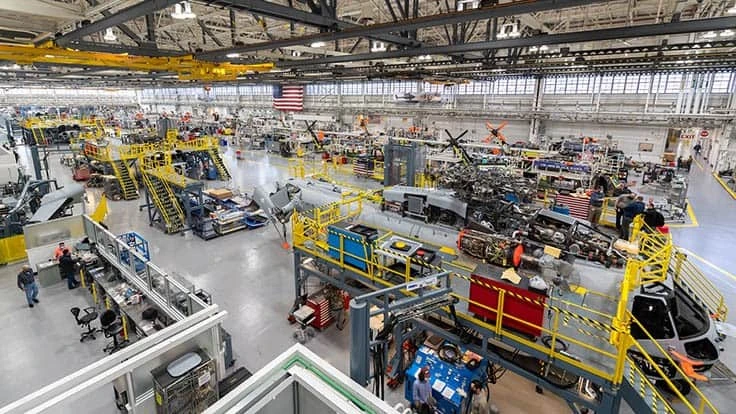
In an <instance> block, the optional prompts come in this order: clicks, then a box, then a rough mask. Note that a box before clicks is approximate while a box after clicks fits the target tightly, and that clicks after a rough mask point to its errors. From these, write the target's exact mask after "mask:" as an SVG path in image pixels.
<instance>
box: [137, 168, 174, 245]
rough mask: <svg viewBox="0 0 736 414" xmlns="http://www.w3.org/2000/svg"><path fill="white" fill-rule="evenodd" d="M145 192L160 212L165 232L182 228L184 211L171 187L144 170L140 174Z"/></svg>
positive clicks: (172, 231)
mask: <svg viewBox="0 0 736 414" xmlns="http://www.w3.org/2000/svg"><path fill="white" fill-rule="evenodd" d="M141 175H142V177H143V183H144V184H145V186H146V192H147V193H148V195H149V197H150V198H151V200H152V201H153V204H154V206H155V207H156V209H157V210H158V211H159V213H160V214H161V218H162V219H163V221H164V225H165V226H166V232H167V233H176V232H178V231H180V230H182V229H183V228H184V212H183V211H182V209H181V206H180V205H179V200H177V199H176V195H175V194H174V192H173V191H172V190H171V187H170V186H169V185H168V184H167V183H166V182H165V181H164V180H162V179H160V178H159V177H157V176H156V175H154V174H150V173H148V172H146V171H145V170H144V171H143V173H142V174H141Z"/></svg>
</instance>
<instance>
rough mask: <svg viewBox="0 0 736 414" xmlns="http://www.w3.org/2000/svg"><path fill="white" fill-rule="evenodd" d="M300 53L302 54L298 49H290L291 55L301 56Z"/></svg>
mask: <svg viewBox="0 0 736 414" xmlns="http://www.w3.org/2000/svg"><path fill="white" fill-rule="evenodd" d="M301 55H302V52H300V51H298V50H292V51H291V56H294V57H299V56H301Z"/></svg>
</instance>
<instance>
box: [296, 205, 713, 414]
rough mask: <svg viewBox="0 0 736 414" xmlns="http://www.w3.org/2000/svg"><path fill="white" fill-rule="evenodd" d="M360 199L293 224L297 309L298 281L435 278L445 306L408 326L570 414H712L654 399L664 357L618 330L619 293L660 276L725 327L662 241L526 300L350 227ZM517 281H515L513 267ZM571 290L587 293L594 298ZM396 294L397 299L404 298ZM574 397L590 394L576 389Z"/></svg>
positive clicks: (485, 275)
mask: <svg viewBox="0 0 736 414" xmlns="http://www.w3.org/2000/svg"><path fill="white" fill-rule="evenodd" d="M362 203H363V201H362V197H360V196H358V197H355V198H347V199H343V200H342V201H339V202H336V203H333V204H330V205H327V206H324V207H320V208H316V209H314V210H310V211H307V212H303V213H300V214H296V215H295V216H294V218H293V221H292V223H293V246H294V266H295V293H296V298H297V301H299V298H300V297H302V295H304V294H306V293H307V292H306V285H307V283H306V280H307V279H308V278H310V277H317V278H318V279H320V280H321V281H322V282H323V283H327V284H330V285H333V286H336V287H337V288H338V289H342V290H344V291H346V292H348V293H349V294H350V295H351V296H353V297H355V296H359V295H361V294H363V293H365V292H366V291H372V290H378V289H384V288H391V287H394V286H397V285H400V284H403V283H410V282H412V281H416V280H418V279H421V278H423V277H426V276H429V275H431V274H435V273H443V272H447V273H449V274H450V278H449V280H450V281H449V282H448V284H449V285H450V286H451V288H452V292H453V293H452V296H453V298H455V299H456V300H457V304H456V305H455V307H454V310H452V309H449V308H442V309H439V310H437V311H435V312H432V314H431V315H428V316H426V317H424V318H421V319H416V320H414V321H413V323H414V324H416V325H417V326H419V327H421V328H423V329H426V330H428V331H431V332H433V333H434V334H436V335H439V336H441V337H443V338H445V339H446V340H449V341H451V342H453V343H457V344H460V343H462V344H463V346H467V347H468V348H469V349H471V350H473V351H474V352H476V353H478V354H479V355H483V356H484V357H485V358H487V359H488V360H489V361H491V362H493V363H496V364H499V365H501V366H503V367H505V368H508V369H510V370H512V371H513V372H515V373H517V374H519V375H521V376H523V377H525V378H527V379H529V380H531V381H533V382H534V383H536V384H538V385H539V386H541V387H542V388H544V389H547V390H549V391H550V392H553V393H555V394H557V395H559V396H560V397H562V398H563V399H565V400H566V401H567V402H568V404H569V405H570V407H571V409H572V410H573V412H580V410H581V408H583V407H586V408H588V409H592V410H594V411H595V412H597V413H617V412H618V411H619V406H620V403H621V400H622V399H624V400H625V401H626V402H627V403H628V404H629V406H631V407H632V408H633V409H634V411H635V412H637V413H638V412H655V413H674V412H718V410H717V409H716V407H714V406H713V405H712V404H711V403H710V402H709V401H708V399H707V398H706V397H705V395H704V394H703V392H702V391H701V390H699V389H698V388H693V390H692V392H691V393H690V394H689V395H688V396H687V397H685V396H684V395H683V393H681V392H680V390H674V391H672V394H673V395H670V394H669V392H668V393H667V394H664V393H663V391H662V390H661V388H664V389H666V388H672V389H675V388H676V386H675V385H674V384H673V383H672V382H671V381H669V379H667V380H659V381H658V382H661V383H662V384H661V385H655V384H653V382H652V380H651V379H650V378H651V375H657V374H659V375H660V376H661V377H666V375H664V373H663V372H662V371H661V369H659V367H658V365H657V364H656V363H655V362H654V359H653V358H658V360H660V358H661V356H662V355H664V356H665V357H666V358H669V357H668V352H666V351H664V350H663V349H662V348H661V347H659V346H658V345H657V343H656V342H655V341H653V340H651V339H652V338H651V336H648V338H649V339H650V340H649V341H647V340H646V337H645V338H644V339H639V340H637V339H634V337H633V336H632V335H631V333H630V326H632V325H637V326H639V327H640V328H642V327H641V326H640V324H639V323H638V321H636V319H635V318H633V316H632V315H631V314H630V313H629V311H628V310H627V304H626V299H627V298H628V296H629V292H630V291H633V290H635V289H638V288H639V286H642V285H645V284H648V283H655V282H657V281H662V280H664V279H665V278H667V276H668V274H669V275H670V276H671V277H674V278H675V282H676V283H678V284H680V285H681V286H683V287H685V288H686V289H688V291H689V292H690V293H691V294H692V295H693V296H695V297H697V298H698V301H699V303H700V304H701V306H703V307H704V308H705V309H707V310H708V312H709V313H710V314H712V315H713V316H714V320H725V317H726V312H727V309H726V308H725V305H724V301H723V297H722V296H720V294H718V292H717V291H716V290H715V289H714V288H713V287H712V286H711V285H710V284H709V283H708V281H707V279H705V278H704V277H702V274H701V273H699V271H698V269H697V268H696V267H695V266H694V265H692V264H691V263H690V262H688V261H687V260H686V258H685V257H684V256H683V255H682V254H681V252H679V251H678V250H677V249H676V248H674V247H673V246H672V245H671V240H669V239H666V240H667V241H666V242H663V241H659V242H657V241H656V240H654V239H651V236H648V235H643V236H642V237H643V239H642V240H644V242H642V243H643V244H641V250H640V252H639V253H640V255H638V256H632V257H631V258H629V260H628V265H627V266H626V268H625V269H619V270H612V269H606V268H605V267H603V266H599V265H597V264H593V263H588V262H582V263H581V262H580V261H578V263H576V265H575V266H576V268H577V269H578V270H579V271H580V273H581V275H583V277H584V279H585V280H583V281H581V283H580V284H579V285H578V286H569V287H568V286H557V287H554V288H553V289H547V290H542V291H537V292H532V289H527V288H526V286H525V285H524V283H522V284H520V285H519V286H514V285H513V284H511V283H507V282H505V281H501V280H500V276H501V274H502V272H503V271H504V270H505V269H503V268H498V267H495V266H490V265H487V264H484V263H478V262H476V261H474V260H472V259H470V258H468V257H466V256H463V255H461V254H458V253H457V252H454V251H452V249H448V248H447V247H445V246H442V244H440V243H432V242H429V243H428V242H425V241H423V240H418V239H415V238H412V237H411V236H407V235H406V234H397V233H394V232H392V231H390V230H387V229H380V228H376V227H374V226H371V224H366V225H361V223H363V221H362V220H361V213H362V207H363V204H362ZM374 214H375V213H374ZM368 215H370V213H369V214H368ZM417 252H421V254H417ZM668 271H669V272H670V273H668ZM519 273H520V275H522V276H523V274H524V273H525V271H524V270H523V269H522V270H520V271H519ZM525 283H528V282H525ZM583 286H589V287H590V286H595V288H596V291H593V290H590V289H585V288H584V287H583ZM478 291H481V292H480V294H479V293H478ZM622 291H623V293H622ZM401 292H402V294H403V296H406V297H412V296H414V295H415V294H414V293H413V292H411V291H406V290H402V291H401ZM479 297H481V298H485V299H483V300H478V299H477V298H479ZM491 298H492V299H491ZM622 300H623V302H622ZM520 309H522V310H520ZM454 315H456V317H455V316H454ZM647 335H648V334H647ZM395 342H396V343H399V344H400V343H402V341H401V340H396V341H395ZM652 343H653V344H654V345H652ZM652 346H654V347H658V348H659V349H658V350H657V351H658V354H657V356H653V355H650V353H651V352H654V351H652V350H651V349H652ZM399 348H400V347H399ZM627 351H635V352H637V353H638V354H639V355H641V357H642V358H643V359H644V360H646V361H647V362H646V363H645V365H646V364H648V365H646V366H648V367H650V369H651V371H652V372H650V373H649V376H647V374H645V372H643V371H642V369H641V368H640V367H641V361H640V363H639V364H637V363H636V362H635V361H634V360H632V359H631V356H630V354H629V353H628V352H627ZM397 352H401V350H400V349H397ZM399 359H400V358H399ZM533 361H536V363H533ZM530 362H532V363H530ZM670 363H671V366H672V369H675V370H677V371H678V372H679V373H680V375H681V377H682V378H688V376H687V375H686V374H684V373H683V372H682V368H681V366H680V364H678V363H676V362H674V361H672V360H671V359H670ZM683 367H684V366H683ZM403 368H405V367H399V368H397V367H394V369H395V370H396V369H399V370H400V369H403ZM654 371H656V372H654ZM652 373H653V374H652ZM354 379H356V380H359V382H360V381H362V380H364V379H361V378H354ZM678 381H680V380H678ZM682 381H684V382H685V383H688V384H689V385H693V384H692V381H690V380H682ZM698 384H702V383H701V382H699V383H698ZM660 387H661V388H660ZM581 389H595V390H597V391H595V392H592V393H591V392H587V393H581V392H579V390H581Z"/></svg>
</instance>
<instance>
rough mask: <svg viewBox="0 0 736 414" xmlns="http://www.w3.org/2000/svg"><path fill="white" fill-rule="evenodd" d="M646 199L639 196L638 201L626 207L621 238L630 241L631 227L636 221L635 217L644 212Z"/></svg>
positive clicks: (622, 220)
mask: <svg viewBox="0 0 736 414" xmlns="http://www.w3.org/2000/svg"><path fill="white" fill-rule="evenodd" d="M644 208H645V206H644V197H642V196H638V197H636V199H635V200H634V201H633V202H631V203H629V205H628V206H626V207H624V211H623V218H622V219H621V238H622V239H624V240H629V236H630V234H629V231H630V230H629V226H631V223H632V222H633V221H634V217H636V216H638V215H639V214H641V213H643V212H644Z"/></svg>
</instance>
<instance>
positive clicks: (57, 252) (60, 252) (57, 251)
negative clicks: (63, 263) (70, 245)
mask: <svg viewBox="0 0 736 414" xmlns="http://www.w3.org/2000/svg"><path fill="white" fill-rule="evenodd" d="M64 249H66V247H64V242H61V243H59V246H58V247H57V248H55V249H54V260H59V259H61V256H63V255H64Z"/></svg>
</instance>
